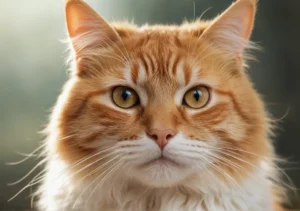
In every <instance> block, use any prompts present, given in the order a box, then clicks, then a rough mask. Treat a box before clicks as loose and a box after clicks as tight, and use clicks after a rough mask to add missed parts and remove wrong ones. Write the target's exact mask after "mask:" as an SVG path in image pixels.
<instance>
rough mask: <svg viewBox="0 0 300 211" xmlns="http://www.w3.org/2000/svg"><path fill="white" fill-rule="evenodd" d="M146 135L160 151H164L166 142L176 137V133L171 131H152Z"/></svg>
mask: <svg viewBox="0 0 300 211" xmlns="http://www.w3.org/2000/svg"><path fill="white" fill-rule="evenodd" d="M147 134H148V136H149V137H150V138H151V139H153V140H154V141H155V142H156V143H157V145H158V146H159V147H160V148H161V149H164V147H165V146H166V145H167V144H168V142H169V141H170V140H171V139H172V138H173V137H174V136H175V135H176V132H175V131H174V130H172V129H163V130H160V129H152V130H150V131H148V132H147Z"/></svg>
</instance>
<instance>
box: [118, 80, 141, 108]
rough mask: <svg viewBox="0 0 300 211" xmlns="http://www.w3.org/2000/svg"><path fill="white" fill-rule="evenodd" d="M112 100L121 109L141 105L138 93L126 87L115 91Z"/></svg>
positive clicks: (120, 87)
mask: <svg viewBox="0 0 300 211" xmlns="http://www.w3.org/2000/svg"><path fill="white" fill-rule="evenodd" d="M112 100H113V101H114V103H115V104H116V105H117V106H118V107H120V108H125V109H126V108H132V107H134V106H136V105H137V104H138V103H139V97H138V95H137V93H136V92H135V91H134V90H133V89H131V88H129V87H125V86H118V87H116V88H115V89H114V90H113V93H112Z"/></svg>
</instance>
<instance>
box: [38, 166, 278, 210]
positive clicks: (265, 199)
mask: <svg viewBox="0 0 300 211" xmlns="http://www.w3.org/2000/svg"><path fill="white" fill-rule="evenodd" d="M57 162H58V161H55V162H53V163H52V164H50V166H49V167H50V169H51V167H52V166H53V169H56V171H51V170H50V171H49V172H52V173H51V174H48V177H47V178H46V182H45V183H44V186H43V187H42V188H45V189H47V191H46V192H44V194H43V195H42V197H41V200H40V201H39V206H40V207H41V208H42V210H47V211H48V210H49V211H50V210H51V211H56V210H57V211H58V210H60V211H61V210H72V209H73V210H75V211H76V210H78V211H79V210H87V211H99V210H105V211H175V210H176V211H181V210H182V211H183V210H184V211H189V210H191V211H211V210H213V211H247V210H249V211H253V210H255V211H272V210H273V209H272V192H271V189H272V187H271V186H272V184H271V182H270V181H269V180H268V177H267V175H266V171H265V169H264V170H263V169H260V170H257V171H256V172H254V173H253V174H252V175H251V176H249V178H247V179H245V180H244V181H243V182H242V183H241V184H237V183H235V185H233V184H230V185H225V184H223V185H222V184H221V182H219V180H216V178H214V177H213V176H212V175H208V174H203V175H201V179H199V177H198V179H189V180H187V181H186V184H184V185H182V186H178V187H172V188H150V187H145V186H143V185H141V184H137V183H135V182H133V181H131V180H128V179H126V180H124V179H121V178H114V177H111V178H110V179H108V180H106V182H105V183H103V184H101V185H98V186H97V184H95V185H93V186H92V187H89V188H86V187H88V184H80V183H79V184H76V183H68V184H67V183H66V181H68V180H67V178H64V177H63V176H62V177H60V178H59V179H58V180H56V182H53V181H54V180H55V178H57V173H56V172H58V171H57V166H58V165H60V164H59V163H57ZM263 166H264V165H263V164H261V167H263ZM54 167H55V168H54ZM232 182H233V181H232Z"/></svg>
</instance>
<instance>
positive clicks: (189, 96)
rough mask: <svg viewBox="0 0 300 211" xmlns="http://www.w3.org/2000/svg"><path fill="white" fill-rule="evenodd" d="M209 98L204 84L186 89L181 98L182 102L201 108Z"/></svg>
mask: <svg viewBox="0 0 300 211" xmlns="http://www.w3.org/2000/svg"><path fill="white" fill-rule="evenodd" d="M209 98H210V94H209V90H208V88H207V87H204V86H196V87H194V88H192V89H190V90H189V91H187V92H186V93H185V95H184V98H183V103H184V104H185V105H187V106H189V107H191V108H195V109H197V108H203V107H204V106H206V104H207V103H208V101H209Z"/></svg>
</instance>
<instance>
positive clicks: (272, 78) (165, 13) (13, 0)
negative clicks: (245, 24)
mask: <svg viewBox="0 0 300 211" xmlns="http://www.w3.org/2000/svg"><path fill="white" fill-rule="evenodd" d="M87 2H88V3H90V4H91V5H92V6H93V7H94V8H95V9H96V10H97V11H98V12H99V13H100V14H101V15H102V16H103V17H104V18H106V19H107V20H129V21H132V20H134V22H136V23H137V24H143V23H145V22H149V23H181V22H182V20H183V19H185V18H186V19H188V20H192V19H193V18H194V17H199V16H200V15H201V14H202V13H203V12H204V11H205V10H206V9H208V8H210V10H208V11H207V12H206V13H205V14H204V16H203V18H205V19H210V18H212V17H214V16H215V15H217V14H218V13H219V12H221V11H223V10H224V9H225V8H226V7H227V6H228V5H230V4H231V2H232V1H231V0H151V1H150V0H87ZM299 11H300V0H285V1H283V0H281V1H280V0H261V1H260V3H259V11H258V15H257V20H256V27H255V30H254V33H253V36H252V39H253V40H254V41H256V42H257V43H258V44H259V45H261V46H262V47H263V49H264V50H263V52H256V55H257V58H258V59H259V62H253V63H252V64H251V71H250V74H251V77H252V79H253V80H254V82H255V84H256V88H257V89H258V90H259V92H260V93H261V94H262V95H263V96H264V99H265V100H266V102H267V105H268V108H269V110H270V111H271V112H272V114H273V115H274V116H275V118H277V119H281V118H282V117H283V116H285V114H286V113H287V112H288V114H287V115H286V117H285V118H283V119H282V121H281V123H280V124H279V129H278V130H277V134H278V135H277V138H276V140H275V141H276V142H275V143H276V148H277V151H278V152H279V154H280V155H282V156H284V157H289V158H290V160H291V161H293V162H294V163H293V164H289V165H288V166H285V167H286V168H287V171H286V172H287V173H288V175H289V176H290V177H291V178H292V180H293V181H294V182H295V183H296V186H297V187H300V170H299V165H298V164H297V162H299V161H300V140H299V138H300V134H299V131H300V97H299V95H300V69H299V67H300V12H299ZM65 38H66V29H65V23H64V11H63V0H43V1H41V0H26V1H24V0H23V1H20V0H0V134H1V142H0V210H5V211H8V210H27V209H28V208H29V207H30V200H29V198H28V197H27V196H28V195H29V194H30V190H27V191H25V193H23V194H21V195H20V196H19V197H17V198H16V199H14V200H13V201H11V202H9V203H8V202H7V200H8V199H9V198H10V197H12V196H13V195H14V193H16V192H17V191H18V190H20V189H21V188H22V187H24V186H25V185H26V184H27V183H26V182H29V181H30V180H29V179H30V178H32V177H33V176H34V175H36V174H37V173H38V172H39V170H37V171H36V172H35V173H34V174H33V176H31V177H29V179H27V180H25V181H24V182H23V183H21V184H18V185H15V186H13V187H8V186H7V183H9V182H13V181H16V180H17V179H19V178H21V177H22V176H23V175H24V174H26V173H27V172H28V171H29V170H30V169H31V168H32V167H33V166H34V164H35V163H37V160H35V159H30V160H29V161H27V162H25V163H23V164H20V165H17V166H6V165H5V163H6V162H10V161H17V160H19V159H22V158H23V157H22V156H20V155H18V154H17V153H16V152H22V153H30V152H31V151H33V150H34V149H35V148H36V147H37V146H39V144H40V143H41V141H42V139H43V138H42V136H41V135H40V134H38V131H41V130H42V129H43V128H44V126H45V124H46V123H47V118H48V115H49V111H50V109H51V107H52V106H53V105H54V103H55V101H56V98H57V96H58V94H59V93H60V90H61V87H62V85H63V83H64V82H65V81H66V79H67V73H66V66H65V58H66V56H67V55H66V53H65V49H66V46H65V45H64V44H62V43H61V42H60V40H63V39H65ZM298 201H299V199H298V200H297V199H296V198H295V199H294V202H293V206H294V207H296V206H299V202H298ZM297 204H298V205H297Z"/></svg>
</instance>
